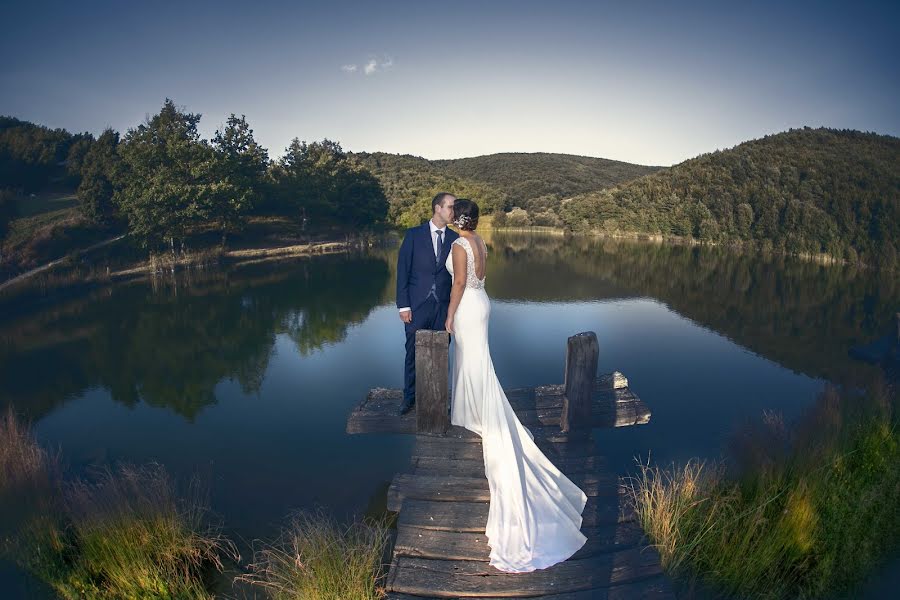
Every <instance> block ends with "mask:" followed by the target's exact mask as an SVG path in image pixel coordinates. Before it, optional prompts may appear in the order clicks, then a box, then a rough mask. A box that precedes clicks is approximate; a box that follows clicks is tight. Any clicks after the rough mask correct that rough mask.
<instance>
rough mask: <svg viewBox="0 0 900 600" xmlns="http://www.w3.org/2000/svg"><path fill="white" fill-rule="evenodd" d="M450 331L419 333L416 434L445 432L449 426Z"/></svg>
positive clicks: (427, 330)
mask: <svg viewBox="0 0 900 600" xmlns="http://www.w3.org/2000/svg"><path fill="white" fill-rule="evenodd" d="M449 360H450V334H449V333H447V332H446V331H432V330H430V329H420V330H418V331H417V332H416V433H431V434H437V435H442V434H444V433H447V430H448V429H449V428H450V414H449V411H448V409H449V407H450V390H449V385H448V383H449V382H448V378H449V373H448V370H449Z"/></svg>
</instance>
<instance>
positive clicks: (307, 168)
mask: <svg viewBox="0 0 900 600" xmlns="http://www.w3.org/2000/svg"><path fill="white" fill-rule="evenodd" d="M275 179H276V186H277V189H278V194H279V196H280V197H281V199H282V203H283V204H287V205H290V206H293V207H294V211H295V212H294V214H295V215H297V218H298V219H299V220H300V221H301V223H305V222H306V221H307V220H309V221H311V222H312V223H314V224H315V226H318V227H320V226H322V225H324V224H340V225H341V226H343V227H346V226H350V227H352V228H355V229H358V228H360V227H364V226H367V225H373V224H377V223H380V222H382V221H384V218H385V217H386V215H387V210H388V202H387V199H386V197H385V195H384V191H383V189H382V188H381V184H380V183H379V182H378V180H377V179H375V177H374V176H373V175H372V174H371V173H369V172H368V171H367V170H365V169H364V168H362V167H361V166H359V165H358V164H357V163H356V162H355V161H351V160H350V159H349V158H348V157H347V155H346V154H345V153H344V151H343V150H342V149H341V146H340V144H338V143H337V142H333V141H331V140H328V139H325V140H322V141H321V142H312V143H309V144H307V143H306V142H301V141H300V140H299V139H297V138H294V139H293V140H292V141H291V144H290V146H288V148H287V150H286V152H285V154H284V156H283V157H282V158H281V160H280V161H279V162H278V168H277V169H276V172H275Z"/></svg>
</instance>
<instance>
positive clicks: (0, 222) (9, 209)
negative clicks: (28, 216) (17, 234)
mask: <svg viewBox="0 0 900 600" xmlns="http://www.w3.org/2000/svg"><path fill="white" fill-rule="evenodd" d="M18 215H19V204H18V202H17V201H16V194H15V192H13V191H12V190H7V189H3V190H0V263H2V262H3V241H4V240H5V239H6V236H7V234H8V233H9V224H10V223H11V222H12V220H13V219H15V218H16V217H17V216H18Z"/></svg>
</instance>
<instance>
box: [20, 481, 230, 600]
mask: <svg viewBox="0 0 900 600" xmlns="http://www.w3.org/2000/svg"><path fill="white" fill-rule="evenodd" d="M63 496H64V499H63V508H64V511H63V518H62V519H58V520H53V519H46V518H44V519H40V520H37V521H34V522H32V523H30V524H29V525H28V526H27V528H26V531H27V537H26V541H27V545H26V547H27V548H28V551H27V553H26V556H24V557H22V560H20V563H22V564H23V566H25V567H26V568H27V569H29V570H30V571H32V572H33V573H34V574H35V575H37V576H38V577H40V578H41V579H43V580H44V581H46V582H47V583H48V584H49V585H50V586H51V587H53V588H54V589H55V590H56V591H57V593H59V595H60V596H61V597H63V598H84V597H88V598H97V599H107V598H108V599H113V598H172V599H174V598H185V599H195V598H196V599H200V598H212V597H213V596H212V594H211V593H210V592H209V591H208V590H209V588H210V586H211V585H212V584H213V583H214V581H213V577H214V576H215V574H216V572H221V571H222V570H223V564H222V560H223V559H224V558H235V559H236V558H238V556H237V553H236V550H235V548H234V545H233V544H232V543H231V542H230V541H228V540H227V539H225V538H224V537H222V536H221V535H220V534H219V533H218V531H217V530H216V529H214V528H210V527H207V526H205V525H204V521H205V513H206V508H205V505H204V503H203V502H202V501H201V500H200V498H199V496H198V495H196V493H195V494H192V495H190V496H189V497H188V499H187V500H183V499H181V498H179V497H178V496H177V495H176V492H175V487H174V486H173V484H172V482H171V480H170V479H169V477H168V476H167V475H166V473H165V470H164V469H163V468H162V467H160V466H159V465H154V464H151V465H147V466H144V467H140V468H138V467H132V466H120V467H119V468H118V469H116V470H115V471H111V470H106V471H104V472H102V473H101V474H100V476H99V477H98V479H97V480H96V481H90V482H89V481H85V480H78V481H76V482H74V483H71V484H69V485H67V486H66V490H65V492H64V494H63Z"/></svg>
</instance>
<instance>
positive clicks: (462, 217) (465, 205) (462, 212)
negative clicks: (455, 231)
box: [453, 198, 478, 231]
mask: <svg viewBox="0 0 900 600" xmlns="http://www.w3.org/2000/svg"><path fill="white" fill-rule="evenodd" d="M453 224H454V225H456V226H457V227H459V228H460V229H465V230H466V231H475V228H476V227H478V205H477V204H475V203H474V202H473V201H471V200H468V199H467V198H457V199H456V202H454V203H453Z"/></svg>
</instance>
